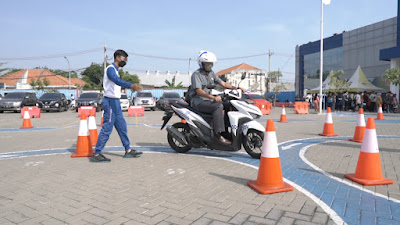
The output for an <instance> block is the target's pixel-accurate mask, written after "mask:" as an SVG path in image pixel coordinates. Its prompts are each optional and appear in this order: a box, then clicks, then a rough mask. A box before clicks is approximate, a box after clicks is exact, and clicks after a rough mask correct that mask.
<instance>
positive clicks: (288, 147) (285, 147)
mask: <svg viewBox="0 0 400 225" xmlns="http://www.w3.org/2000/svg"><path fill="white" fill-rule="evenodd" d="M297 145H301V143H294V144H291V145H288V146H283V147H282V151H285V150H288V149H291V148H293V147H294V146H297Z"/></svg>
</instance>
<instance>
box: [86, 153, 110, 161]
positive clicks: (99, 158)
mask: <svg viewBox="0 0 400 225" xmlns="http://www.w3.org/2000/svg"><path fill="white" fill-rule="evenodd" d="M90 161H91V162H110V161H111V159H109V158H106V157H105V156H104V155H103V154H101V153H100V154H98V155H97V154H94V155H93V156H92V158H90Z"/></svg>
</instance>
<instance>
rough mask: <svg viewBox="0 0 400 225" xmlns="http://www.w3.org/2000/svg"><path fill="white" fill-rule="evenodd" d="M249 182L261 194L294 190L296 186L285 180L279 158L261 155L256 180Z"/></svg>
mask: <svg viewBox="0 0 400 225" xmlns="http://www.w3.org/2000/svg"><path fill="white" fill-rule="evenodd" d="M247 184H248V185H249V186H250V187H252V188H253V189H254V190H256V191H257V192H259V193H261V194H272V193H278V192H286V191H293V190H294V188H293V187H292V186H291V185H289V184H287V183H285V182H283V178H282V171H281V162H280V159H279V158H266V157H261V159H260V167H259V169H258V175H257V180H256V181H248V182H247Z"/></svg>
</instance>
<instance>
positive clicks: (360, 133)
mask: <svg viewBox="0 0 400 225" xmlns="http://www.w3.org/2000/svg"><path fill="white" fill-rule="evenodd" d="M364 133H365V127H360V126H356V131H355V132H354V137H353V139H349V141H353V142H358V143H362V141H363V138H364Z"/></svg>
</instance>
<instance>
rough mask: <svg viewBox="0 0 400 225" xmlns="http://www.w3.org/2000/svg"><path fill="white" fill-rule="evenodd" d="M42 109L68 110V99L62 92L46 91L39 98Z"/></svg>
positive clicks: (47, 110)
mask: <svg viewBox="0 0 400 225" xmlns="http://www.w3.org/2000/svg"><path fill="white" fill-rule="evenodd" d="M38 106H39V108H40V109H42V110H45V111H46V112H49V111H57V112H61V111H67V110H68V99H67V98H66V97H65V95H64V94H62V93H44V94H43V95H42V96H41V97H40V98H39V100H38Z"/></svg>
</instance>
